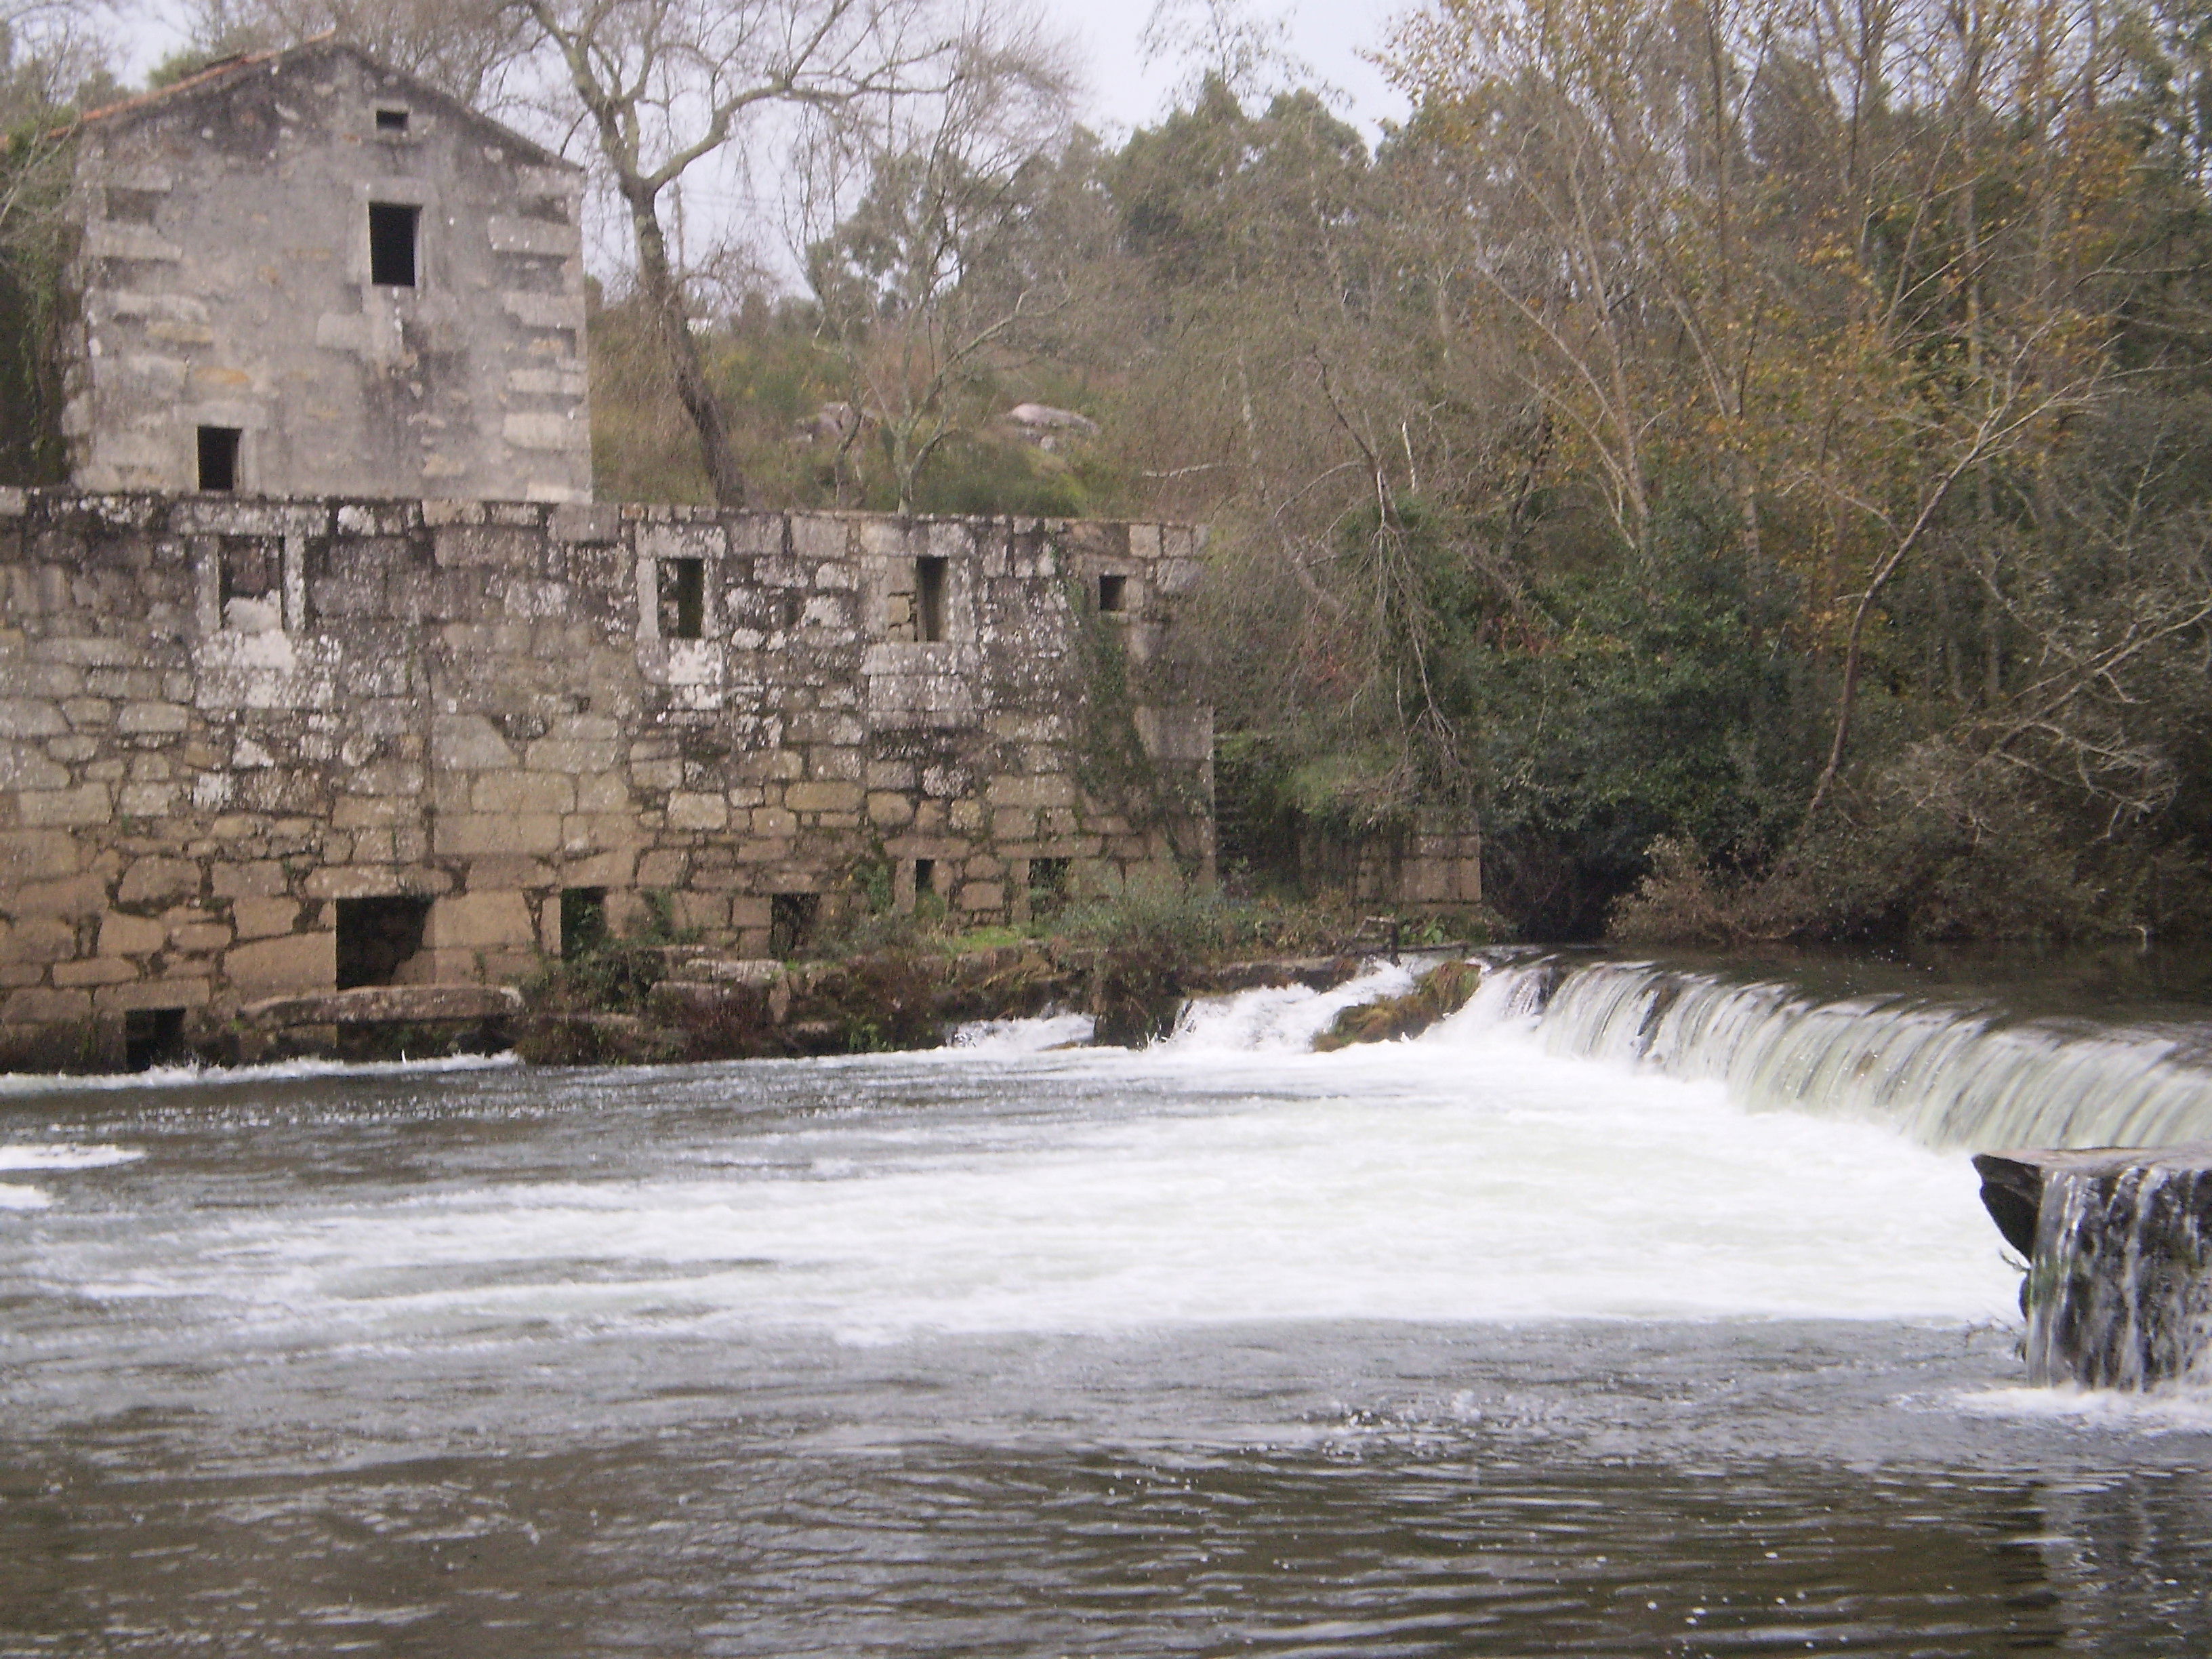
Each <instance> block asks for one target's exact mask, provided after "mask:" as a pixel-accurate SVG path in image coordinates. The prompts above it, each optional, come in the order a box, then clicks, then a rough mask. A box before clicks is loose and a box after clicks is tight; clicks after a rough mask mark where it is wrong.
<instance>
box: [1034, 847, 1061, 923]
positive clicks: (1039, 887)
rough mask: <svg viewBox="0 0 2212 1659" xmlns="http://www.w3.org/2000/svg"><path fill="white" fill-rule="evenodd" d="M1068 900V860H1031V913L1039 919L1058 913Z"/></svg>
mask: <svg viewBox="0 0 2212 1659" xmlns="http://www.w3.org/2000/svg"><path fill="white" fill-rule="evenodd" d="M1066 902H1067V860H1066V859H1031V860H1030V915H1032V916H1034V917H1036V919H1037V920H1038V921H1043V920H1044V919H1045V918H1046V917H1048V916H1051V915H1056V914H1057V913H1058V912H1059V911H1060V908H1061V907H1062V906H1064V905H1065V904H1066Z"/></svg>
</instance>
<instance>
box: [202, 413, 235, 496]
mask: <svg viewBox="0 0 2212 1659" xmlns="http://www.w3.org/2000/svg"><path fill="white" fill-rule="evenodd" d="M238 440H239V430H238V428H236V427H234V426H204V427H202V428H200V488H201V489H207V490H222V491H228V490H233V489H237V488H238Z"/></svg>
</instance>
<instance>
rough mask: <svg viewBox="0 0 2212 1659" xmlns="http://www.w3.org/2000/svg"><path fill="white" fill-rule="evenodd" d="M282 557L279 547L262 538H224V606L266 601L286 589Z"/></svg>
mask: <svg viewBox="0 0 2212 1659" xmlns="http://www.w3.org/2000/svg"><path fill="white" fill-rule="evenodd" d="M282 560H283V550H282V548H281V546H280V544H277V543H276V542H274V541H271V540H270V539H268V538H265V537H261V536H225V537H224V538H222V602H223V603H224V604H225V605H228V604H229V603H230V602H231V601H232V600H233V599H273V598H275V597H276V591H277V589H278V588H279V587H280V586H283V564H282Z"/></svg>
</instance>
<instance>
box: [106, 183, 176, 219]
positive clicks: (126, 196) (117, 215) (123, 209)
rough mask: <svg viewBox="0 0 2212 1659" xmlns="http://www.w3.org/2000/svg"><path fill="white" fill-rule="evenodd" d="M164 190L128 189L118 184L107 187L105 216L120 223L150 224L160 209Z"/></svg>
mask: <svg viewBox="0 0 2212 1659" xmlns="http://www.w3.org/2000/svg"><path fill="white" fill-rule="evenodd" d="M166 195H167V191H159V190H128V189H125V188H124V187H123V186H121V185H109V186H108V187H107V216H108V217H109V218H110V219H112V220H114V221H115V222H118V223H120V224H126V225H150V224H152V223H153V222H154V215H155V212H156V211H157V210H159V209H160V207H161V202H162V199H163V197H165V196H166Z"/></svg>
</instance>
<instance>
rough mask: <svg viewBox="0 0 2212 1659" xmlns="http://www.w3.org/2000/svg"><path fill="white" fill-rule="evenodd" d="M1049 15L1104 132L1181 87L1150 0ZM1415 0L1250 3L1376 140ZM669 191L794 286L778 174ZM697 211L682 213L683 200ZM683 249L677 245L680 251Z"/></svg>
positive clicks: (146, 3)
mask: <svg viewBox="0 0 2212 1659" xmlns="http://www.w3.org/2000/svg"><path fill="white" fill-rule="evenodd" d="M1037 3H1038V4H1040V5H1041V6H1042V9H1043V10H1044V12H1045V15H1046V17H1047V19H1048V21H1050V22H1052V23H1054V24H1056V25H1057V26H1058V27H1060V29H1062V30H1063V31H1065V32H1066V34H1067V35H1068V36H1069V37H1070V38H1071V39H1072V40H1073V41H1074V42H1075V43H1076V48H1077V52H1078V59H1079V61H1078V67H1079V71H1080V73H1081V74H1082V76H1083V78H1084V80H1085V83H1086V85H1087V87H1088V88H1089V97H1088V99H1087V100H1086V107H1085V110H1084V112H1083V117H1082V118H1083V119H1084V120H1085V123H1086V125H1090V126H1091V128H1092V129H1093V130H1094V131H1098V132H1100V133H1101V134H1102V135H1103V136H1108V137H1112V136H1116V135H1121V134H1126V133H1127V131H1130V130H1131V129H1133V128H1135V127H1138V126H1142V125H1146V124H1147V123H1149V122H1152V121H1154V120H1157V119H1158V118H1160V117H1161V116H1162V115H1163V114H1164V113H1165V112H1167V110H1168V109H1169V108H1170V105H1171V102H1172V100H1173V97H1174V94H1175V91H1176V88H1177V87H1178V86H1179V85H1181V84H1182V83H1184V82H1187V81H1188V79H1189V78H1190V75H1191V68H1190V66H1189V65H1188V64H1173V63H1156V64H1150V65H1147V64H1146V63H1145V62H1144V60H1143V54H1142V52H1141V49H1140V46H1139V36H1140V35H1141V34H1142V33H1144V29H1145V25H1146V21H1147V20H1148V19H1149V18H1150V16H1151V15H1152V5H1153V0H1119V3H1116V0H1037ZM1412 3H1413V0H1364V3H1363V0H1285V3H1283V4H1280V5H1274V6H1271V5H1269V4H1268V3H1267V0H1253V3H1251V4H1250V5H1249V8H1248V9H1249V12H1250V13H1251V14H1252V15H1257V16H1261V17H1269V16H1273V17H1279V18H1281V19H1283V20H1284V21H1285V23H1286V24H1287V26H1288V30H1287V32H1288V36H1289V40H1288V45H1289V48H1290V50H1291V52H1292V53H1293V54H1294V55H1295V56H1296V57H1297V58H1299V59H1302V60H1303V61H1304V63H1305V64H1307V65H1309V66H1310V70H1311V72H1312V79H1313V80H1314V81H1316V82H1319V83H1320V84H1322V85H1323V86H1325V87H1328V88H1333V89H1334V91H1335V93H1336V94H1338V97H1337V100H1336V108H1337V112H1338V113H1339V114H1340V115H1342V116H1343V117H1344V118H1346V119H1347V120H1350V121H1352V123H1354V124H1355V125H1357V126H1358V127H1359V128H1360V130H1361V131H1363V132H1364V134H1365V135H1366V137H1367V138H1368V141H1369V142H1370V143H1373V142H1374V140H1375V138H1376V135H1377V133H1378V131H1379V129H1380V124H1381V123H1382V122H1383V121H1384V120H1397V119H1401V118H1403V117H1404V115H1405V112H1406V104H1405V100H1403V99H1402V98H1401V97H1399V96H1398V94H1396V93H1395V91H1393V90H1392V89H1391V88H1390V87H1389V85H1388V84H1387V83H1386V82H1384V81H1383V76H1382V74H1381V73H1380V72H1379V71H1378V70H1376V67H1375V66H1374V64H1371V63H1370V62H1368V61H1366V59H1365V58H1364V56H1363V54H1364V53H1366V52H1374V51H1376V50H1378V49H1379V48H1380V47H1381V46H1382V45H1383V37H1384V36H1385V34H1386V33H1388V32H1389V27H1390V24H1391V22H1392V21H1394V20H1395V18H1396V17H1398V16H1399V15H1402V13H1403V12H1404V11H1405V10H1406V9H1409V7H1410V6H1411V4H1412ZM119 6H120V7H121V8H127V9H125V13H124V15H125V19H126V21H127V23H128V25H129V30H130V38H131V45H132V48H133V50H132V53H131V63H130V64H129V65H128V71H127V72H128V74H129V76H131V78H132V79H136V78H137V76H143V74H144V73H145V72H146V70H149V69H150V68H151V67H152V66H153V65H154V64H155V63H156V62H157V61H159V59H160V58H161V56H162V55H163V54H164V53H165V52H169V51H171V50H173V49H174V48H175V47H176V46H179V45H180V44H182V41H183V38H184V31H183V28H182V26H181V23H180V21H179V20H180V19H181V17H182V15H183V12H184V7H183V5H182V4H181V3H179V0H119ZM678 195H680V196H681V197H682V198H683V199H682V202H681V203H680V204H676V203H675V202H674V198H673V197H671V204H672V208H673V211H674V214H675V224H674V226H673V228H674V230H675V232H676V235H677V238H678V243H679V245H682V244H685V243H690V244H691V245H692V248H693V251H694V252H696V251H697V245H698V244H700V243H702V242H703V241H706V240H719V239H720V236H722V235H724V234H729V233H731V232H735V233H736V234H738V239H739V240H743V241H744V242H745V243H746V244H748V245H749V246H751V248H752V249H753V251H754V257H755V258H757V260H758V261H759V262H760V263H761V264H762V265H763V267H764V268H765V269H766V270H768V271H769V273H770V274H771V276H773V277H774V278H775V280H776V281H777V282H779V283H784V284H789V285H794V286H795V285H796V284H797V283H798V276H799V270H800V268H801V264H802V262H801V261H800V259H799V256H798V254H797V253H796V252H794V251H793V248H794V246H796V245H797V239H795V238H794V237H793V235H792V234H791V233H790V231H789V229H788V228H787V226H785V224H784V223H783V220H784V215H783V214H782V213H781V210H780V205H779V203H778V201H777V199H776V195H775V191H774V188H773V186H772V185H769V186H763V185H758V184H756V183H752V182H749V181H748V180H747V179H744V178H741V177H738V176H737V175H736V174H734V173H732V171H731V170H730V169H729V168H727V167H714V166H708V167H700V168H696V169H695V170H694V171H693V172H692V173H690V174H689V175H687V176H686V178H685V179H684V185H683V188H682V190H681V191H679V192H678ZM686 209H688V210H689V218H690V222H689V225H688V226H687V224H686V222H685V210H686ZM586 247H587V253H586V260H587V263H588V264H591V266H592V268H593V269H594V270H599V271H600V272H602V273H603V274H606V275H609V276H612V275H614V274H615V273H617V271H619V270H620V269H621V268H622V267H623V265H625V264H626V263H627V258H628V249H627V245H626V243H625V242H624V241H623V238H622V237H621V236H620V235H619V234H614V233H612V232H611V231H610V229H609V227H608V225H607V224H606V223H605V222H604V221H603V217H602V216H601V215H600V214H599V213H598V212H596V211H594V212H593V213H592V215H591V216H590V217H589V218H588V219H587V221H586ZM680 252H681V249H680V248H679V253H680Z"/></svg>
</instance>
